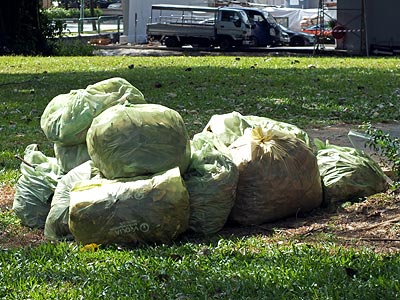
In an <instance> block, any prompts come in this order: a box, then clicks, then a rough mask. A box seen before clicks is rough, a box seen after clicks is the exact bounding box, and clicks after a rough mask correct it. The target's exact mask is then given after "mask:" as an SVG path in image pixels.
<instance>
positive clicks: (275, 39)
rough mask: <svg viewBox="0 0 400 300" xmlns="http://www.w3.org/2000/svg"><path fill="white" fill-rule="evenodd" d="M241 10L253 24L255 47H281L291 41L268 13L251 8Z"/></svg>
mask: <svg viewBox="0 0 400 300" xmlns="http://www.w3.org/2000/svg"><path fill="white" fill-rule="evenodd" d="M240 9H241V10H243V11H244V12H245V13H246V15H247V17H248V19H249V22H250V24H251V27H252V31H253V32H252V36H253V39H254V42H253V44H254V46H280V45H283V44H284V43H285V42H287V40H289V36H287V34H286V33H284V32H283V31H282V30H281V28H280V26H279V25H278V23H277V22H276V20H275V19H274V17H273V16H272V15H271V14H269V13H268V12H267V11H264V10H260V9H257V8H250V7H240Z"/></svg>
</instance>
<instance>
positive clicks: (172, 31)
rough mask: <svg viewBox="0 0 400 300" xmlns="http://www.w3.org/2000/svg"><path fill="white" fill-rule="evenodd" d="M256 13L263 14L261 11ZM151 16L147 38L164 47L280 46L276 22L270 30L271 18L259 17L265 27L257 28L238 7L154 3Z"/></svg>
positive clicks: (280, 37) (223, 48)
mask: <svg viewBox="0 0 400 300" xmlns="http://www.w3.org/2000/svg"><path fill="white" fill-rule="evenodd" d="M255 11H256V10H255ZM259 13H260V15H264V13H262V12H261V11H259ZM150 18H151V20H150V22H149V23H148V24H147V38H148V40H149V41H159V42H161V43H162V44H164V45H165V46H167V47H181V46H184V45H191V46H195V47H196V46H198V47H220V49H222V50H228V49H230V48H232V47H239V48H240V47H244V46H271V45H279V44H281V41H282V36H281V31H279V29H278V28H279V26H277V25H276V26H275V24H276V22H275V24H272V25H271V26H273V27H274V28H275V27H276V28H277V29H273V30H272V29H271V26H269V25H268V24H269V22H271V19H269V20H267V19H266V18H265V17H260V18H264V19H263V21H265V24H264V23H263V24H264V25H265V26H264V25H263V26H261V27H260V26H259V25H257V24H258V23H256V22H254V21H253V20H251V19H250V18H249V15H248V12H246V11H245V10H244V8H241V7H202V6H186V5H169V4H154V5H152V10H151V17H150ZM272 23H273V22H272ZM260 28H261V30H262V33H261V35H262V36H263V37H264V36H265V38H263V39H262V42H260V38H259V37H260ZM271 34H272V35H273V36H271ZM268 37H269V38H268Z"/></svg>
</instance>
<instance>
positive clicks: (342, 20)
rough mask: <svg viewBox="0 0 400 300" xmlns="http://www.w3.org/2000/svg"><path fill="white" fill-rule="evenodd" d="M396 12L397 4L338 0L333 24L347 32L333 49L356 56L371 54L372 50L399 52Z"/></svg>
mask: <svg viewBox="0 0 400 300" xmlns="http://www.w3.org/2000/svg"><path fill="white" fill-rule="evenodd" d="M363 3H364V5H365V7H364V9H363ZM399 11H400V1H398V0H380V1H376V0H357V1H355V0H354V1H346V0H338V3H337V20H338V23H339V24H341V25H343V27H345V29H346V30H348V32H346V34H345V36H344V38H343V39H340V40H338V41H337V48H338V49H343V50H347V51H349V52H350V53H353V54H356V55H366V54H373V51H374V49H376V47H378V48H388V49H397V48H398V49H400V31H399V26H398V21H397V18H398V14H399Z"/></svg>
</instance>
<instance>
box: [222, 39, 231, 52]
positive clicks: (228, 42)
mask: <svg viewBox="0 0 400 300" xmlns="http://www.w3.org/2000/svg"><path fill="white" fill-rule="evenodd" d="M232 45H233V43H232V40H231V39H230V38H222V39H221V41H220V42H219V48H220V49H221V50H223V51H224V50H229V49H231V48H232Z"/></svg>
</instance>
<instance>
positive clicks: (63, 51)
mask: <svg viewBox="0 0 400 300" xmlns="http://www.w3.org/2000/svg"><path fill="white" fill-rule="evenodd" d="M49 44H50V45H51V46H52V48H53V55H55V56H91V55H93V51H94V46H93V45H91V44H89V43H87V42H85V41H83V40H80V39H75V38H70V39H67V38H66V39H57V40H54V41H49Z"/></svg>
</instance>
